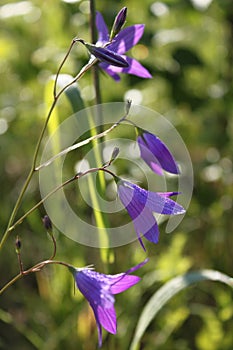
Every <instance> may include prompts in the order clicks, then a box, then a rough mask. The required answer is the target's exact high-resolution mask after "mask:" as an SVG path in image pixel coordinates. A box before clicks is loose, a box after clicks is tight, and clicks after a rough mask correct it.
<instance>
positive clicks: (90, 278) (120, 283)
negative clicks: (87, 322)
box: [70, 259, 148, 347]
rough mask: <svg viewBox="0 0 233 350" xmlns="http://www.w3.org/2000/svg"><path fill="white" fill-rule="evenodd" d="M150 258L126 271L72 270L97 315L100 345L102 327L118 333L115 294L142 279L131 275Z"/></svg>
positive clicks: (80, 288)
mask: <svg viewBox="0 0 233 350" xmlns="http://www.w3.org/2000/svg"><path fill="white" fill-rule="evenodd" d="M147 261H148V259H146V260H144V261H143V262H142V263H140V264H138V265H136V266H134V267H132V268H131V269H129V270H128V271H126V272H124V273H119V274H117V275H105V274H102V273H99V272H96V271H93V270H92V269H90V268H88V267H87V268H81V269H79V268H74V267H70V270H71V272H72V274H73V276H74V279H75V282H76V285H77V287H78V289H79V290H80V292H81V293H82V294H83V295H84V297H85V298H86V299H87V301H88V302H89V304H90V306H91V307H92V310H93V312H94V315H95V319H96V324H97V329H98V338H99V347H101V345H102V328H101V327H103V328H105V329H106V330H107V331H108V332H109V333H112V334H116V332H117V320H116V312H115V308H114V302H115V298H114V294H118V293H121V292H124V291H125V290H127V289H129V288H131V287H132V286H134V285H135V284H136V283H138V282H139V281H140V277H138V276H134V275H130V274H131V273H132V272H134V271H136V270H138V269H139V268H140V267H142V266H143V265H145V264H146V263H147Z"/></svg>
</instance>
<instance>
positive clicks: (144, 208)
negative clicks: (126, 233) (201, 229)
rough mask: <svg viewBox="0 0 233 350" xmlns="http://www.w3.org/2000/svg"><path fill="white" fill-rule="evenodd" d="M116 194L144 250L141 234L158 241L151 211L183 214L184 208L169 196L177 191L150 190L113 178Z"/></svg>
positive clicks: (149, 239) (156, 227)
mask: <svg viewBox="0 0 233 350" xmlns="http://www.w3.org/2000/svg"><path fill="white" fill-rule="evenodd" d="M115 180H116V182H117V187H118V195H119V197H120V200H121V202H122V203H123V205H124V207H125V209H126V210H127V212H128V214H129V215H130V217H131V219H132V220H133V224H134V228H135V231H136V234H137V238H138V240H139V242H140V244H141V246H142V248H143V249H144V250H146V249H145V246H144V244H143V242H142V236H143V237H145V238H146V239H147V240H148V241H150V242H153V243H158V240H159V229H158V224H157V222H156V219H155V217H154V215H153V212H155V213H158V214H165V215H179V214H184V213H185V209H184V208H183V207H182V206H181V205H180V204H178V203H176V202H175V201H173V200H172V199H170V198H169V197H171V196H174V195H177V194H178V193H177V192H151V191H147V190H145V189H143V188H141V187H139V186H137V185H135V184H133V183H131V182H129V181H125V180H122V179H120V178H116V179H115Z"/></svg>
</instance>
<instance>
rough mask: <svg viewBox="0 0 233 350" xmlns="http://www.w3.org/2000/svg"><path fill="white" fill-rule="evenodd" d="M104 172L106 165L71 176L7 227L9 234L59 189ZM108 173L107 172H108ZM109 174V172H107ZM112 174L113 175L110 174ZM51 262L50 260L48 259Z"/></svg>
mask: <svg viewBox="0 0 233 350" xmlns="http://www.w3.org/2000/svg"><path fill="white" fill-rule="evenodd" d="M109 165H110V164H109ZM101 170H102V171H106V172H107V170H106V165H105V166H103V167H99V168H91V169H88V170H86V171H85V172H83V173H78V174H76V175H75V176H73V177H72V178H70V179H68V180H66V181H65V182H63V183H62V184H61V185H59V186H57V187H56V188H54V189H53V190H52V191H51V192H49V193H48V194H47V195H46V196H45V197H44V198H42V199H41V200H40V201H39V202H38V203H37V204H35V205H34V207H32V208H31V209H30V210H28V211H27V212H26V213H25V214H24V215H23V216H21V218H19V219H18V220H17V221H16V222H15V223H14V224H13V225H12V226H11V227H9V229H8V231H9V232H11V231H13V230H14V229H15V228H16V226H18V225H20V224H21V223H22V222H23V220H24V219H25V218H26V217H27V216H28V215H30V214H31V213H32V212H34V211H35V210H36V209H37V208H38V207H39V206H40V205H41V204H43V203H44V202H45V201H46V200H47V199H48V198H49V197H51V196H52V195H53V194H54V193H56V192H57V191H59V190H60V189H62V188H63V187H65V186H66V185H68V184H70V183H72V182H73V181H75V180H78V179H80V178H81V177H83V176H85V175H87V174H90V173H94V172H97V171H101ZM108 172H109V171H108ZM109 173H110V172H109ZM111 174H113V173H111ZM50 260H52V259H50Z"/></svg>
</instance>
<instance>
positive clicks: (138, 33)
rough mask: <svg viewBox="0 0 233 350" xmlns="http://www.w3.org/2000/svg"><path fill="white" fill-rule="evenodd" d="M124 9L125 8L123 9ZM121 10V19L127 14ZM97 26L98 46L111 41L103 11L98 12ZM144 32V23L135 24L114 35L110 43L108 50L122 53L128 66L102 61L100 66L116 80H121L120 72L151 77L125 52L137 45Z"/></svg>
mask: <svg viewBox="0 0 233 350" xmlns="http://www.w3.org/2000/svg"><path fill="white" fill-rule="evenodd" d="M122 10H123V9H122ZM122 10H121V11H120V12H119V14H118V15H119V16H120V19H122V18H123V17H124V15H126V12H125V10H124V11H122ZM124 19H125V18H124ZM96 27H97V30H98V41H97V43H96V46H104V45H106V44H107V43H109V41H110V37H109V33H108V28H107V26H106V24H105V22H104V19H103V17H102V15H101V13H99V12H97V13H96ZM143 32H144V24H135V25H133V26H130V27H127V28H124V29H122V30H121V31H120V32H119V34H117V35H116V36H114V39H113V40H112V41H111V43H110V44H109V45H107V48H108V50H110V51H113V52H115V53H117V54H118V55H122V57H123V58H124V59H125V60H126V61H127V63H128V65H129V66H128V67H116V66H113V65H111V64H108V63H106V62H101V63H100V64H99V66H100V67H101V68H102V69H103V70H104V71H105V72H106V73H107V74H108V75H110V76H111V77H112V78H113V79H115V80H116V81H119V80H120V76H119V74H118V73H126V74H133V75H136V76H138V77H141V78H151V74H150V73H149V72H148V70H147V69H146V68H144V67H143V66H142V65H141V64H140V63H139V62H138V61H137V60H135V59H134V58H131V57H128V56H125V55H124V54H125V53H126V52H127V51H128V50H130V49H131V48H132V47H133V46H135V45H136V44H137V43H138V41H139V40H140V39H141V37H142V35H143Z"/></svg>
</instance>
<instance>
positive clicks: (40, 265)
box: [0, 260, 73, 295]
mask: <svg viewBox="0 0 233 350" xmlns="http://www.w3.org/2000/svg"><path fill="white" fill-rule="evenodd" d="M49 264H57V265H63V266H65V267H68V268H70V267H73V266H72V265H70V264H68V263H65V262H63V261H56V260H45V261H42V262H40V263H37V264H36V265H34V266H32V267H31V268H30V269H28V270H25V271H22V272H20V273H19V274H18V275H16V276H15V277H14V278H12V279H11V280H10V281H9V282H7V283H6V284H5V286H3V287H2V288H1V289H0V295H1V294H2V293H3V292H4V291H5V290H6V289H7V288H9V287H10V286H12V285H13V284H14V283H15V282H16V281H18V280H19V279H21V278H22V277H24V276H27V275H29V274H30V273H34V272H39V271H41V269H43V268H44V267H45V266H47V265H49Z"/></svg>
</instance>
